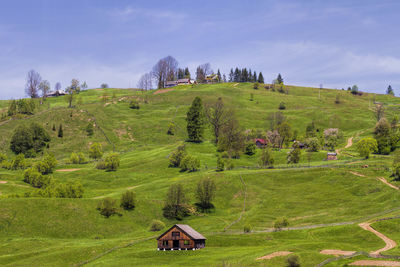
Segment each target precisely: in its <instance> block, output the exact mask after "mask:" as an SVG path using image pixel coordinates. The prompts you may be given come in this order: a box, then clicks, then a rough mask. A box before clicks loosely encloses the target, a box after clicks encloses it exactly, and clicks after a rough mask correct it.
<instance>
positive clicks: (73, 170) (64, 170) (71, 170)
mask: <svg viewBox="0 0 400 267" xmlns="http://www.w3.org/2000/svg"><path fill="white" fill-rule="evenodd" d="M79 170H80V169H59V170H56V172H75V171H79Z"/></svg>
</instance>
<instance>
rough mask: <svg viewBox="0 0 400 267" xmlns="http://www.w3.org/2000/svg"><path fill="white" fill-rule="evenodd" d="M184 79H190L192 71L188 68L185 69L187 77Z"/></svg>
mask: <svg viewBox="0 0 400 267" xmlns="http://www.w3.org/2000/svg"><path fill="white" fill-rule="evenodd" d="M184 78H186V79H190V71H189V68H188V67H186V68H185V76H184Z"/></svg>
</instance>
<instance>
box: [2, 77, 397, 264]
mask: <svg viewBox="0 0 400 267" xmlns="http://www.w3.org/2000/svg"><path fill="white" fill-rule="evenodd" d="M318 91H319V89H317V88H305V87H295V86H289V94H281V93H278V92H272V91H268V90H265V89H261V88H260V89H258V90H254V89H253V88H252V84H246V83H244V84H239V85H236V86H235V85H234V84H231V83H226V84H215V85H197V86H194V87H192V86H178V87H175V88H174V89H173V90H172V91H169V92H165V93H158V94H157V93H155V92H154V91H147V92H142V91H138V90H128V89H126V90H124V89H105V90H103V89H97V90H87V91H83V92H81V93H80V94H79V95H77V96H76V98H75V102H74V105H75V107H74V108H72V109H69V108H67V102H66V101H65V99H64V97H58V98H49V99H48V100H46V101H45V104H43V105H41V106H39V107H38V109H37V111H36V112H35V114H34V115H32V116H27V117H20V118H14V119H12V120H8V119H9V118H7V120H4V121H2V122H0V136H1V137H2V138H1V140H0V151H1V152H3V153H5V154H7V155H8V156H9V158H12V157H13V154H12V152H11V150H10V149H9V142H10V138H11V135H12V132H13V130H14V129H15V127H17V126H18V125H19V124H21V123H29V122H31V121H35V122H38V123H40V124H42V125H43V126H44V127H45V128H46V130H47V131H48V132H49V133H50V135H51V138H52V140H51V142H50V147H49V148H48V151H49V152H51V153H53V154H54V155H55V156H56V158H57V160H58V165H57V169H78V170H76V171H71V172H54V173H53V174H52V176H53V177H54V179H56V180H57V181H60V182H68V181H79V182H81V183H82V185H83V186H84V188H85V192H84V197H83V198H82V199H56V198H26V197H23V196H24V193H26V192H31V191H33V190H34V189H33V188H32V187H30V186H29V185H28V184H26V183H24V182H23V181H22V173H23V171H21V170H19V171H11V170H6V169H0V181H3V183H0V241H1V242H0V265H4V266H32V265H38V266H71V265H74V264H78V263H81V262H84V261H86V260H90V259H93V258H95V257H96V256H99V255H102V253H104V252H106V251H108V250H110V249H112V248H118V249H115V250H114V251H113V252H111V253H109V254H106V255H104V256H102V257H100V258H98V259H95V260H93V261H90V262H89V263H88V265H91V266H129V265H130V266H178V265H179V266H193V262H195V263H196V265H198V266H224V264H225V266H226V265H231V266H237V265H242V266H284V264H285V260H286V257H277V258H274V259H271V260H256V259H257V258H258V257H261V256H264V255H267V254H269V253H272V252H275V251H285V250H287V251H292V252H294V254H295V255H298V256H299V257H300V260H301V263H302V266H314V265H315V264H318V263H320V262H322V261H324V260H325V259H327V258H331V257H332V256H329V255H322V254H320V253H319V251H320V250H322V249H342V250H351V251H367V252H368V251H371V250H376V249H379V248H381V247H384V246H385V244H384V242H383V241H382V240H381V239H379V238H378V237H376V236H375V235H374V234H372V233H370V232H367V231H365V230H363V229H361V228H360V227H358V225H357V224H358V223H360V222H363V221H367V220H371V219H374V218H378V217H384V216H386V215H387V216H389V215H390V216H398V215H400V194H399V192H398V191H396V190H395V189H393V188H391V187H389V186H387V185H386V184H384V183H382V182H381V181H380V180H378V179H377V177H385V178H386V179H387V180H388V181H389V182H391V183H393V184H395V185H397V186H400V183H399V182H393V181H391V178H390V173H391V172H390V167H391V164H392V157H393V155H389V156H380V155H373V156H371V158H370V159H368V160H362V159H360V157H359V156H358V154H357V152H356V149H355V145H353V146H351V147H348V148H344V147H345V145H346V144H347V140H348V139H349V138H350V137H353V142H354V143H356V142H357V141H358V140H359V139H360V138H362V137H365V136H372V130H373V128H374V125H375V123H376V119H375V117H374V112H373V110H374V107H375V105H374V104H373V101H376V102H380V103H384V106H385V109H386V112H385V114H386V116H387V117H388V118H391V117H392V116H393V115H394V114H396V113H398V112H399V109H400V99H399V98H397V97H391V96H387V95H374V94H363V95H362V96H354V95H352V94H350V93H348V92H347V91H342V90H332V89H323V90H321V94H320V97H319V92H318ZM250 94H254V101H250ZM338 94H339V95H340V99H341V103H340V104H336V103H335V99H336V96H337V95H338ZM195 96H200V97H201V98H202V99H203V102H206V103H207V102H210V101H215V100H216V99H217V98H218V97H222V98H223V100H224V102H225V103H226V105H228V106H230V107H231V108H233V109H234V110H235V114H236V116H237V117H238V120H239V123H240V125H241V127H242V128H243V130H246V129H256V130H263V131H265V130H266V129H267V128H268V127H269V123H268V121H267V118H268V115H269V114H270V113H272V112H276V111H278V105H279V103H280V102H281V101H284V102H285V103H286V107H287V108H286V110H283V111H282V112H283V113H284V115H285V116H286V117H287V120H288V122H289V123H290V124H291V125H292V128H293V129H294V130H297V131H298V134H299V139H300V140H301V139H302V137H303V136H304V134H305V133H304V132H305V127H306V125H307V124H308V123H310V122H311V121H313V120H314V121H315V123H316V125H317V127H318V128H320V129H321V130H323V129H326V128H330V127H337V128H339V129H340V130H341V131H342V132H343V136H344V137H343V138H342V140H341V141H340V144H339V147H338V148H340V149H341V153H340V154H339V160H337V161H329V162H327V161H325V158H326V151H323V150H321V151H319V152H315V153H313V154H312V157H311V160H310V162H308V159H307V157H306V153H305V152H304V151H303V152H302V155H301V160H300V163H299V164H298V165H293V166H288V165H287V164H286V155H287V152H288V151H289V149H288V148H285V149H282V150H281V151H274V152H273V153H274V157H275V167H276V168H275V169H259V168H258V165H259V163H258V162H259V158H260V151H259V150H258V151H257V153H256V154H255V155H253V156H248V155H243V156H241V157H240V159H234V160H233V161H234V164H235V168H234V169H233V170H231V171H224V172H216V171H215V168H216V161H217V157H218V152H217V151H216V147H215V145H214V144H213V142H212V139H213V136H212V133H211V130H210V129H207V130H206V134H205V139H206V140H205V141H204V142H203V143H199V144H194V143H188V142H185V140H186V138H187V136H186V121H185V118H186V112H187V110H188V107H189V106H190V104H191V102H192V100H193V98H194V97H195ZM132 99H138V101H139V102H140V109H139V110H132V109H130V108H129V102H130V100H132ZM7 105H8V104H7V101H0V110H5V109H6V107H7ZM170 122H174V123H175V125H176V126H177V131H176V134H175V135H174V136H171V135H167V134H166V132H167V129H168V125H169V124H170ZM88 123H95V124H96V128H95V132H94V135H93V136H91V137H88V136H87V134H86V131H85V127H86V126H87V124H88ZM60 124H62V126H63V129H64V137H63V138H58V137H57V132H56V131H53V130H52V128H53V125H55V126H56V129H58V126H59V125H60ZM94 142H100V143H101V144H102V145H103V149H104V150H105V152H106V153H109V152H112V151H113V150H115V151H116V152H118V153H120V157H121V166H120V168H119V169H118V170H117V171H116V172H105V171H104V170H97V169H96V168H95V165H96V162H95V161H89V162H88V163H87V164H82V165H77V164H70V163H69V156H70V154H71V153H72V152H83V153H85V154H86V155H88V154H87V151H88V148H89V146H90V144H92V143H94ZM182 143H186V146H187V150H188V152H189V153H190V154H192V155H194V156H196V157H198V158H199V159H200V160H201V170H200V171H198V172H193V173H187V172H185V173H182V172H179V169H177V168H168V164H169V160H168V156H169V154H170V153H171V152H172V151H173V150H174V149H175V148H176V147H177V146H178V145H179V144H182ZM38 158H40V155H39V157H38ZM35 161H37V159H28V162H29V164H33V163H34V162H35ZM363 165H369V167H368V168H362V166H363ZM204 177H210V178H212V179H213V180H214V181H215V183H216V186H217V191H216V192H217V193H216V198H215V200H214V205H215V210H213V211H212V212H210V213H206V214H201V213H200V214H195V215H192V216H189V217H186V218H185V219H184V220H183V221H182V222H180V223H185V224H190V225H191V226H192V227H193V228H194V229H196V230H198V231H199V232H200V233H202V234H203V235H204V236H206V237H207V239H208V240H207V244H206V248H205V249H202V250H198V251H187V252H186V251H166V252H164V251H162V252H161V251H156V242H155V240H154V238H152V237H155V236H157V235H159V234H160V233H161V232H155V233H154V232H150V231H149V225H150V223H151V221H152V220H153V219H161V220H163V221H164V222H165V223H166V225H167V227H169V226H170V225H173V224H174V223H176V222H177V221H174V220H167V219H165V218H163V217H162V210H161V209H162V207H163V203H164V200H165V195H166V192H167V189H168V187H169V186H170V185H171V184H174V183H182V184H183V186H184V188H185V191H186V193H187V196H188V198H189V199H190V203H192V204H193V203H195V201H196V200H195V195H194V191H195V188H196V185H197V182H198V181H199V180H200V179H202V178H204ZM241 178H242V180H243V181H244V184H243V183H242V182H241ZM4 182H6V183H4ZM126 190H133V191H135V193H136V195H137V200H138V203H137V207H136V208H135V209H134V210H133V211H122V216H112V217H110V218H108V219H106V218H104V217H102V216H101V215H100V214H99V213H98V211H97V210H96V206H97V204H98V202H99V201H100V200H101V199H102V198H105V197H111V198H114V199H119V198H120V197H121V194H122V193H124V192H125V191H126ZM18 196H19V197H18ZM245 196H246V208H245V212H244V213H243V217H242V219H241V220H240V221H239V222H238V223H236V224H233V225H232V226H231V227H230V228H229V229H227V230H226V231H224V228H226V227H227V226H228V225H230V224H231V223H232V222H233V221H235V220H236V219H237V218H238V217H239V215H240V213H241V212H242V209H243V203H244V198H245ZM283 216H285V217H286V218H287V219H288V221H289V226H290V227H295V228H297V230H290V231H281V232H270V231H271V228H272V227H273V224H274V221H275V220H276V219H277V218H279V217H283ZM334 223H338V224H340V223H346V224H343V225H338V226H332V224H334ZM245 225H251V228H252V232H251V233H248V234H244V233H243V227H244V226H245ZM317 226H318V227H317ZM373 226H374V227H376V229H377V230H379V231H381V232H382V233H384V234H385V235H387V236H388V237H391V238H392V239H393V240H396V241H397V242H398V243H400V236H399V234H400V225H399V220H388V221H381V222H377V223H374V224H373ZM307 227H310V228H312V227H317V228H312V229H306V228H307ZM148 238H152V239H150V240H146V239H148ZM131 243H132V244H131ZM130 244H131V245H130ZM124 246H126V247H124ZM386 253H387V254H391V255H400V251H399V248H398V247H397V248H395V249H393V250H390V251H388V252H386ZM349 262H351V261H350V260H342V261H339V262H336V263H332V264H331V265H327V266H342V265H343V264H345V263H349ZM335 264H337V265H335ZM340 264H341V265H340Z"/></svg>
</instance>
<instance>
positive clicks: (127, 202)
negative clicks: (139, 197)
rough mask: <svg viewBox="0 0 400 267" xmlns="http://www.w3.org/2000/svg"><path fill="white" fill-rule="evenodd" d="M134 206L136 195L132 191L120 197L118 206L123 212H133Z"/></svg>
mask: <svg viewBox="0 0 400 267" xmlns="http://www.w3.org/2000/svg"><path fill="white" fill-rule="evenodd" d="M135 205H136V195H135V193H134V192H132V191H126V192H125V193H123V194H122V196H121V204H120V206H121V207H122V208H123V209H125V210H133V209H134V208H135Z"/></svg>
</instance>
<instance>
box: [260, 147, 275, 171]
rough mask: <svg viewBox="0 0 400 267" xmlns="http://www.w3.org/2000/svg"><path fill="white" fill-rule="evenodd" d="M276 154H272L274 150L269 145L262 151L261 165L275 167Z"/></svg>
mask: <svg viewBox="0 0 400 267" xmlns="http://www.w3.org/2000/svg"><path fill="white" fill-rule="evenodd" d="M274 162H275V160H274V156H273V155H272V151H271V149H270V148H269V147H267V148H265V149H263V150H262V151H261V157H260V165H261V166H265V167H269V168H273V166H274Z"/></svg>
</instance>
